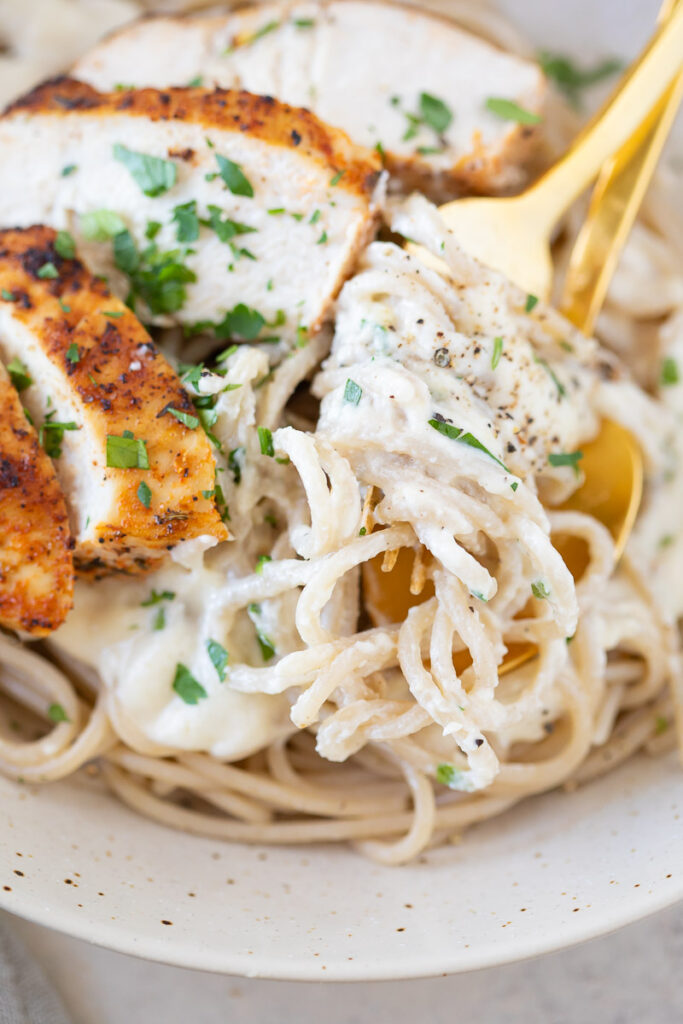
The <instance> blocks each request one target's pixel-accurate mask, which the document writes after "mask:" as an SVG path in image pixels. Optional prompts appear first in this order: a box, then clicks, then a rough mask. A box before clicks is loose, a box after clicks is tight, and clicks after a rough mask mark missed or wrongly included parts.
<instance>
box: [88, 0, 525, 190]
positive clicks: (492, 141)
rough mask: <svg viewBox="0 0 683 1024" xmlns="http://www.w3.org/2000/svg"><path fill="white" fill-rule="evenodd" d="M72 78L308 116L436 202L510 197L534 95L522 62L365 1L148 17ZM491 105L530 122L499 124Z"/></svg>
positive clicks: (100, 49) (431, 18)
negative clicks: (173, 88) (501, 193)
mask: <svg viewBox="0 0 683 1024" xmlns="http://www.w3.org/2000/svg"><path fill="white" fill-rule="evenodd" d="M72 73H73V75H74V76H75V77H76V78H79V79H81V80H83V81H86V82H89V83H91V84H92V85H94V86H95V87H96V88H98V89H113V88H115V86H116V85H117V84H118V83H126V84H131V85H134V86H136V87H140V86H156V87H158V88H164V87H166V86H169V85H186V84H187V83H188V82H191V81H193V80H196V79H197V77H198V76H199V77H201V80H202V82H203V84H204V85H205V86H213V85H214V84H215V85H219V86H222V87H224V88H230V89H237V88H240V89H249V90H250V91H251V92H256V93H261V94H268V95H271V96H276V97H277V98H278V99H280V100H283V101H284V102H286V103H291V104H295V105H297V106H305V107H310V109H311V110H313V111H314V112H315V113H316V114H317V115H318V116H319V117H321V118H322V119H323V120H324V121H326V122H328V123H329V124H333V125H337V126H338V127H339V128H343V129H344V131H346V132H348V134H349V135H350V136H351V138H352V139H353V140H354V141H355V142H358V143H362V144H363V145H365V146H367V147H368V148H372V147H374V146H377V145H378V144H379V146H380V149H381V151H382V152H383V153H384V154H385V159H386V165H387V167H388V169H389V170H390V171H391V172H392V173H394V174H397V175H399V176H400V177H401V178H402V179H403V181H404V185H405V186H406V187H409V188H422V189H424V190H426V191H427V192H429V193H430V194H432V195H433V196H435V197H438V196H444V197H445V196H447V195H449V194H453V193H454V192H457V191H462V190H466V191H471V190H473V189H474V190H475V191H483V192H491V191H493V192H495V191H498V190H501V189H505V188H508V187H511V186H512V187H514V186H519V185H520V184H521V183H522V181H523V179H524V175H523V169H522V167H521V166H520V165H522V164H523V163H524V161H525V160H527V159H528V157H529V156H530V155H531V154H532V153H533V150H534V148H535V143H536V140H537V136H538V129H537V127H535V125H534V121H537V120H538V117H537V115H538V114H539V112H540V111H541V109H542V106H543V100H544V93H545V81H544V78H543V75H542V73H541V71H540V70H539V68H538V66H537V65H536V64H535V63H534V62H532V61H527V60H523V59H522V58H520V57H517V56H515V55H514V54H510V53H504V52H502V51H501V50H498V49H497V48H496V47H495V46H492V45H490V44H489V43H487V42H485V41H484V40H482V39H480V38H478V37H476V36H474V35H472V34H471V33H469V32H466V31H464V30H462V29H459V28H458V27H457V26H456V25H454V24H453V22H452V21H450V20H446V19H443V18H440V17H438V16H435V15H433V14H429V13H427V12H425V11H421V10H419V9H418V8H417V7H406V6H402V5H395V4H393V5H392V4H388V3H382V2H373V0H330V2H322V3H293V2H291V0H290V2H285V3H275V4H268V5H265V6H257V7H248V8H243V9H242V10H239V11H235V12H233V13H230V14H203V15H198V16H195V17H187V18H183V17H171V16H167V17H157V18H148V19H145V20H143V21H139V22H136V23H134V24H133V25H130V26H128V27H125V28H123V29H121V30H120V31H118V32H117V33H115V34H114V35H112V36H110V37H109V38H107V39H105V40H104V42H102V43H100V44H99V46H97V47H95V49H94V50H92V51H91V52H90V53H87V54H86V55H85V56H84V57H82V58H81V60H79V61H78V62H77V64H76V65H75V66H74V68H73V71H72ZM490 99H503V100H505V101H512V102H513V103H514V104H516V105H518V106H520V107H522V108H523V109H524V110H525V111H526V112H527V113H528V114H529V115H530V116H529V117H528V118H526V119H525V120H526V123H518V121H517V120H516V119H515V118H512V119H508V120H506V119H505V118H503V117H501V116H500V113H495V112H494V111H493V110H491V109H490V107H489V103H488V101H489V100H490ZM503 109H504V108H503Z"/></svg>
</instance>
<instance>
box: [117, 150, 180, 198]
mask: <svg viewBox="0 0 683 1024" xmlns="http://www.w3.org/2000/svg"><path fill="white" fill-rule="evenodd" d="M113 152H114V159H115V160H118V161H119V163H122V164H123V165H124V167H126V168H127V170H128V171H130V174H131V175H132V177H133V179H134V180H135V182H136V183H137V184H138V185H139V186H140V188H141V189H142V191H143V192H144V194H145V195H146V196H150V198H152V199H154V198H156V197H157V196H160V195H163V193H164V192H168V190H169V189H170V188H172V187H173V186H174V185H175V183H176V178H177V176H178V169H177V167H176V165H175V164H174V163H173V161H172V160H164V159H163V158H162V157H159V156H150V155H149V154H148V153H137V152H135V150H132V149H128V147H127V146H124V145H122V144H121V143H120V142H116V143H114V150H113Z"/></svg>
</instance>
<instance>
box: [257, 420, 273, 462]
mask: <svg viewBox="0 0 683 1024" xmlns="http://www.w3.org/2000/svg"><path fill="white" fill-rule="evenodd" d="M257 431H258V440H259V445H260V446H261V455H268V456H270V458H271V459H272V458H273V457H274V455H275V449H274V448H273V435H272V433H271V432H270V430H269V429H268V427H258V428H257Z"/></svg>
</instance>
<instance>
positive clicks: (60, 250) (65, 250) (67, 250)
mask: <svg viewBox="0 0 683 1024" xmlns="http://www.w3.org/2000/svg"><path fill="white" fill-rule="evenodd" d="M55 252H56V253H57V255H58V256H61V257H62V259H64V260H72V259H73V258H74V256H75V255H76V243H75V242H74V239H73V235H71V234H69V232H68V231H58V232H57V237H56V238H55Z"/></svg>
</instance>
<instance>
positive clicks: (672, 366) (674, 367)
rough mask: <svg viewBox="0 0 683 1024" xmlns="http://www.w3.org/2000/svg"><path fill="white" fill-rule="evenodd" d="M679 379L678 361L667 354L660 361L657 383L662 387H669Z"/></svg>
mask: <svg viewBox="0 0 683 1024" xmlns="http://www.w3.org/2000/svg"><path fill="white" fill-rule="evenodd" d="M680 379H681V378H680V374H679V372H678V363H677V362H676V360H675V359H672V358H671V356H667V357H666V359H665V360H664V361H663V362H662V368H661V371H660V374H659V383H660V384H661V385H662V387H670V386H671V385H672V384H678V383H679V381H680Z"/></svg>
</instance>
